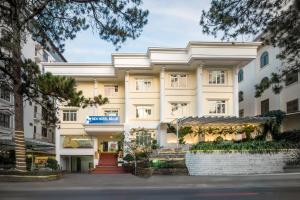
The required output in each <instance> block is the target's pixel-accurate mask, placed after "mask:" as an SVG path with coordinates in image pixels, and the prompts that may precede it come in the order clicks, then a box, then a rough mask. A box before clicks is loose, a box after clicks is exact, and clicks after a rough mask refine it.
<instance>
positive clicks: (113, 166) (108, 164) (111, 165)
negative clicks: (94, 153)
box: [91, 153, 125, 174]
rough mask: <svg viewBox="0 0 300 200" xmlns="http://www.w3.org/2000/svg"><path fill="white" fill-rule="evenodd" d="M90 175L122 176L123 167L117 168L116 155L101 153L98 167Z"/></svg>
mask: <svg viewBox="0 0 300 200" xmlns="http://www.w3.org/2000/svg"><path fill="white" fill-rule="evenodd" d="M91 173H92V174H122V173H125V172H124V170H123V167H118V159H117V154H116V153H101V154H100V159H99V163H98V165H96V168H94V169H93V170H92V172H91Z"/></svg>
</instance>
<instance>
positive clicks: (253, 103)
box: [239, 46, 300, 131]
mask: <svg viewBox="0 0 300 200" xmlns="http://www.w3.org/2000/svg"><path fill="white" fill-rule="evenodd" d="M279 53H280V49H279V48H274V47H272V46H261V47H259V48H258V52H257V58H256V59H255V60H253V61H252V62H250V63H249V64H247V65H245V66H244V67H242V68H241V69H240V71H239V94H240V98H239V101H240V103H239V107H240V111H239V113H240V116H256V115H260V114H264V113H266V112H268V111H272V110H281V111H283V112H285V113H286V116H285V118H284V120H283V124H282V131H290V130H299V129H300V123H299V119H300V111H299V106H300V82H299V78H300V75H299V72H293V73H290V74H288V75H287V76H286V77H284V79H285V81H284V82H282V84H281V85H282V87H283V88H282V90H281V92H280V93H279V94H275V93H274V92H273V91H272V88H271V87H270V88H268V89H267V90H266V91H264V92H263V94H262V95H261V97H258V98H255V85H256V84H259V83H260V82H261V81H262V80H264V79H268V78H270V77H271V74H272V73H280V71H281V70H282V66H283V65H282V61H281V60H279V59H278V58H276V55H278V54H279Z"/></svg>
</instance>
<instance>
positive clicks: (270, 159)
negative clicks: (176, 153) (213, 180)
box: [185, 150, 297, 175]
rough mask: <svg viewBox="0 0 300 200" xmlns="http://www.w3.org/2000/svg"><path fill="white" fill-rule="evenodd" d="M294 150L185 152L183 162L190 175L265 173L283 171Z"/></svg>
mask: <svg viewBox="0 0 300 200" xmlns="http://www.w3.org/2000/svg"><path fill="white" fill-rule="evenodd" d="M296 154H297V151H296V150H289V151H281V152H277V153H256V154H251V153H249V152H224V151H213V152H209V153H208V152H187V153H186V154H185V163H186V166H187V168H188V171H189V174H190V175H234V174H265V173H276V172H283V168H284V166H285V164H286V162H287V161H290V160H293V159H294V158H295V157H296Z"/></svg>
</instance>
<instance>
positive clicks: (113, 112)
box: [104, 109, 119, 116]
mask: <svg viewBox="0 0 300 200" xmlns="http://www.w3.org/2000/svg"><path fill="white" fill-rule="evenodd" d="M104 116H119V115H118V110H113V109H110V110H104Z"/></svg>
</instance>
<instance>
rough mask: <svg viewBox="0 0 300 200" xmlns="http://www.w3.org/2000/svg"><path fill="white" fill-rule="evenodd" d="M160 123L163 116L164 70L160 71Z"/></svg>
mask: <svg viewBox="0 0 300 200" xmlns="http://www.w3.org/2000/svg"><path fill="white" fill-rule="evenodd" d="M159 94H160V115H159V116H160V122H163V121H164V114H165V68H164V67H163V68H162V69H161V71H160V93H159Z"/></svg>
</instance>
